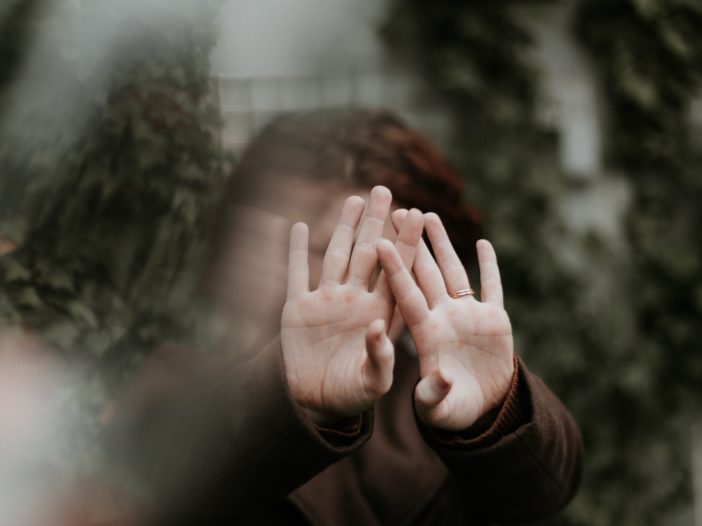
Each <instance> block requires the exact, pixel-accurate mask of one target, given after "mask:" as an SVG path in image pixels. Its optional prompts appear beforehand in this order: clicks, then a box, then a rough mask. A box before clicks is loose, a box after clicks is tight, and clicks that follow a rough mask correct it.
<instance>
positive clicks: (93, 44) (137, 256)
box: [0, 0, 225, 473]
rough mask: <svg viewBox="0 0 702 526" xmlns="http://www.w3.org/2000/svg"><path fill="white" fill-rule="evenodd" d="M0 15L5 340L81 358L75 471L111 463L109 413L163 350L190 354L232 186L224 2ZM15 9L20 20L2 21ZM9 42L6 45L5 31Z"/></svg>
mask: <svg viewBox="0 0 702 526" xmlns="http://www.w3.org/2000/svg"><path fill="white" fill-rule="evenodd" d="M26 2H27V3H26V4H25V5H27V6H28V5H29V4H32V6H31V9H30V8H29V7H27V8H26V9H20V8H17V9H14V10H10V11H8V12H7V17H8V18H6V19H2V20H0V27H11V28H14V29H13V31H12V32H10V33H9V34H3V35H2V36H3V42H2V46H1V47H0V54H1V55H2V56H3V57H10V58H11V59H12V60H10V61H8V62H3V63H2V66H0V241H2V239H3V238H4V239H11V240H13V241H14V242H15V243H16V244H17V245H18V246H19V248H18V249H17V250H15V251H14V252H11V253H9V254H6V255H4V256H1V257H0V337H1V336H2V333H3V330H5V329H12V328H15V327H18V326H19V327H23V328H25V329H26V330H28V331H29V332H30V333H32V334H34V335H37V336H39V337H40V338H42V339H43V340H44V341H45V342H46V343H47V344H49V346H50V348H52V349H54V350H56V351H57V352H59V353H60V354H61V356H62V357H63V358H64V360H63V362H64V363H66V364H70V366H71V370H72V374H73V375H74V376H73V377H72V378H73V380H72V381H71V383H70V385H68V386H66V392H62V393H61V394H60V396H59V398H60V399H61V406H60V410H61V411H62V413H61V414H62V417H63V418H64V419H65V420H66V421H70V422H71V425H70V426H69V427H68V430H69V432H70V433H71V437H70V440H69V444H70V447H71V448H72V449H71V451H67V452H64V453H63V454H60V455H58V458H56V457H55V456H52V455H54V453H52V452H35V453H37V454H42V455H45V456H47V455H48V456H49V458H47V459H45V461H48V462H50V463H51V464H55V465H56V466H59V467H60V468H61V470H62V472H63V473H86V472H87V473H94V471H95V470H96V469H99V468H100V467H101V463H102V461H101V459H102V456H101V452H102V450H101V444H102V441H101V433H102V426H101V424H100V415H101V414H102V412H103V411H104V410H105V407H106V406H105V403H106V401H107V400H109V399H110V398H111V397H112V396H114V392H115V389H116V388H118V386H119V382H120V381H121V380H123V379H124V377H125V376H127V375H129V373H130V372H131V371H133V370H134V369H135V367H136V366H137V365H138V364H139V363H140V362H141V360H142V359H143V357H144V356H145V355H146V354H147V353H149V352H150V351H152V350H153V349H155V348H157V347H158V346H160V345H163V344H167V343H172V342H174V341H175V342H178V343H180V344H187V343H188V341H190V340H191V339H192V338H194V337H196V334H197V329H198V326H199V325H198V324H199V322H200V319H201V318H202V316H201V312H200V302H199V301H198V298H199V296H200V294H199V293H200V291H201V290H202V279H203V278H202V276H203V274H204V264H205V260H206V259H207V256H208V254H207V253H206V252H207V248H208V247H207V245H208V241H209V239H208V236H209V230H210V222H211V220H212V216H213V212H214V211H215V208H216V204H217V200H218V193H219V192H218V190H219V188H220V185H221V184H222V180H223V163H224V161H225V156H224V152H223V150H222V146H221V144H220V141H219V125H220V122H219V112H218V105H217V104H216V101H215V100H214V98H213V96H212V90H211V80H210V68H209V55H210V51H211V49H212V47H213V45H214V43H215V36H216V27H215V22H214V20H215V15H216V11H217V7H218V2H216V1H209V0H208V1H203V2H183V3H181V2H173V1H166V0H154V1H152V2H147V3H146V4H140V3H137V2H131V1H128V2H113V1H110V0H91V1H88V0H85V1H75V0H61V1H57V2H43V1H40V0H26ZM3 14H5V13H3ZM6 36H7V40H5V37H6Z"/></svg>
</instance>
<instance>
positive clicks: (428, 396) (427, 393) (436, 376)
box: [414, 369, 451, 425]
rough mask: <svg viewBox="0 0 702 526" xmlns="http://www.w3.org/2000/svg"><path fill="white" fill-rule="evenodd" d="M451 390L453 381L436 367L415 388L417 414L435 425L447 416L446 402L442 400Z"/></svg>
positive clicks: (424, 420) (425, 421) (426, 421)
mask: <svg viewBox="0 0 702 526" xmlns="http://www.w3.org/2000/svg"><path fill="white" fill-rule="evenodd" d="M450 391H451V382H449V381H448V380H447V379H446V378H444V376H443V375H442V374H441V371H440V370H439V369H435V370H434V371H432V372H431V373H430V374H429V375H427V376H425V377H424V378H423V379H422V380H421V381H420V382H419V383H418V384H417V387H415V388H414V403H415V408H416V410H417V416H419V418H420V419H421V420H422V421H423V422H424V423H426V424H429V425H433V424H435V423H437V422H441V421H442V420H443V419H444V418H445V416H446V415H445V414H444V413H446V410H445V407H446V404H443V405H442V402H443V401H444V400H445V399H446V397H447V396H448V394H449V392H450Z"/></svg>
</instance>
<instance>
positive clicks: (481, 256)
mask: <svg viewBox="0 0 702 526" xmlns="http://www.w3.org/2000/svg"><path fill="white" fill-rule="evenodd" d="M476 248H477V250H478V265H479V267H480V299H481V300H483V301H485V302H487V303H493V304H495V305H498V306H499V307H502V306H503V297H502V280H501V279H500V268H499V267H498V266H497V254H495V249H494V248H493V247H492V244H491V243H490V242H489V241H488V240H486V239H481V240H480V241H478V242H477V243H476Z"/></svg>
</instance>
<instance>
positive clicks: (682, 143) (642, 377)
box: [576, 0, 702, 524]
mask: <svg viewBox="0 0 702 526" xmlns="http://www.w3.org/2000/svg"><path fill="white" fill-rule="evenodd" d="M700 28H702V5H701V4H700V3H699V2H694V1H673V0H659V1H653V2H643V1H639V0H623V1H618V2H605V1H602V0H595V1H583V2H581V3H580V5H579V10H578V13H577V19H576V32H577V35H578V37H579V39H580V40H581V42H582V43H583V45H584V47H585V48H586V49H588V50H589V52H590V53H591V56H592V58H593V61H594V63H595V65H596V67H597V71H598V75H599V78H600V82H601V84H602V86H603V91H604V93H605V98H606V104H607V110H608V116H609V119H608V130H607V141H606V144H607V155H608V161H609V163H610V164H611V165H613V166H615V167H617V169H618V170H619V171H621V172H622V173H624V174H625V175H626V176H627V177H628V178H629V180H630V184H631V188H632V190H633V196H632V197H633V198H632V203H631V206H630V208H629V211H628V214H627V218H626V228H627V234H628V242H629V250H630V275H629V279H628V285H629V286H628V290H627V294H628V297H629V298H630V301H631V305H632V310H633V314H634V339H633V342H632V352H631V357H630V361H631V364H630V371H632V372H633V373H634V374H633V375H631V376H632V381H630V382H629V385H628V386H627V387H628V388H629V389H628V391H629V392H628V393H627V394H628V395H629V399H630V402H629V417H628V418H627V421H629V420H633V422H632V423H631V425H632V428H633V429H635V430H636V433H632V432H629V433H623V434H622V436H621V437H620V440H619V441H618V445H619V447H620V448H621V449H622V450H623V449H625V448H630V444H632V443H634V444H636V446H637V448H636V449H637V450H638V451H637V453H638V460H637V459H636V458H631V457H630V456H629V455H626V456H625V458H628V459H629V463H627V464H625V463H623V462H619V463H617V464H615V465H616V466H618V468H619V469H618V473H622V475H621V476H620V478H621V479H622V480H621V481H619V484H618V486H619V487H618V488H617V489H618V491H617V494H620V495H622V498H624V497H625V495H626V494H627V493H628V494H629V495H630V498H629V499H628V502H629V507H628V508H627V507H624V506H621V505H620V509H619V510H618V513H617V515H616V516H615V517H616V518H617V520H618V522H619V523H620V524H642V523H654V522H655V521H656V520H660V519H659V517H658V516H660V511H661V510H665V509H667V508H669V507H671V506H673V505H675V504H676V503H678V502H680V501H681V500H682V501H683V502H684V501H686V500H689V498H690V474H689V473H688V470H689V464H690V451H689V444H688V441H689V436H690V426H691V423H692V420H693V419H695V418H699V415H700V397H699V392H698V391H699V385H700V381H701V380H702V356H701V355H700V352H699V351H700V343H699V338H698V328H699V321H700V319H702V237H701V234H700V229H699V226H700V224H702V209H701V208H700V202H702V192H701V190H702V164H701V162H700V161H701V160H702V158H701V157H700V151H699V148H698V147H697V146H696V145H695V140H694V130H693V128H692V127H691V122H690V104H691V102H692V100H693V99H694V98H695V97H697V96H699V89H700V86H701V84H700V80H702V79H701V73H702V33H700ZM697 132H698V133H699V130H697ZM676 473H677V474H679V475H678V480H677V481H675V480H674V479H672V477H671V475H674V474H676ZM624 476H628V477H629V479H630V480H626V479H625V478H624ZM632 483H636V484H632ZM627 486H628V487H627ZM632 488H634V490H632ZM601 500H602V498H599V501H601ZM594 502H597V500H594ZM636 506H638V507H639V508H638V509H636ZM657 512H658V513H657ZM646 521H648V522H646Z"/></svg>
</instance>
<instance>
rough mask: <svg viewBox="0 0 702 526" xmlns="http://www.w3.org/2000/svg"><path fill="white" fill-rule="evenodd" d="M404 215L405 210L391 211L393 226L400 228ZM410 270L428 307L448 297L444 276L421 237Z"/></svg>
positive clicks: (405, 213)
mask: <svg viewBox="0 0 702 526" xmlns="http://www.w3.org/2000/svg"><path fill="white" fill-rule="evenodd" d="M406 216H407V211H406V210H395V212H393V213H392V215H391V219H392V222H393V225H394V226H395V228H398V229H399V228H400V226H401V225H402V221H403V220H404V218H405V217H406ZM412 270H413V271H414V276H415V278H416V279H417V284H418V285H419V288H420V289H421V290H422V293H423V294H424V297H425V298H426V299H427V301H428V302H429V307H430V308H433V307H435V306H436V305H437V304H439V303H440V302H442V301H444V300H446V299H448V297H449V296H448V292H446V284H445V283H444V278H443V277H442V276H441V271H440V270H439V267H438V265H437V264H436V261H434V257H433V256H432V255H431V252H429V247H427V245H426V243H425V242H424V240H423V239H420V240H419V244H418V245H417V251H416V254H415V256H414V264H413V267H412Z"/></svg>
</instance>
